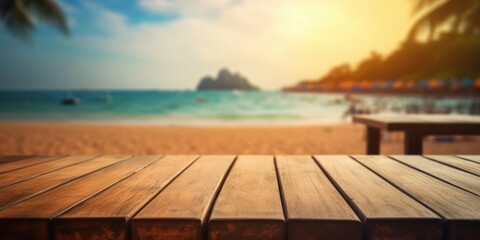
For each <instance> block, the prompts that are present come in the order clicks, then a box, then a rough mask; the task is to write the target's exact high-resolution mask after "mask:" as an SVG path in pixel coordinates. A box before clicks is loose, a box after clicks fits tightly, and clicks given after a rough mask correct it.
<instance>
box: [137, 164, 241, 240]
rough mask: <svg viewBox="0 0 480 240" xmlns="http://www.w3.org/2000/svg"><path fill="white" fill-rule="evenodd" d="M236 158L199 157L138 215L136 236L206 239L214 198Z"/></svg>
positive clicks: (180, 239)
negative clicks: (207, 224) (208, 217)
mask: <svg viewBox="0 0 480 240" xmlns="http://www.w3.org/2000/svg"><path fill="white" fill-rule="evenodd" d="M233 159H234V156H205V157H202V158H200V159H199V160H197V161H196V162H195V163H194V164H193V165H192V166H191V167H189V168H188V169H187V170H186V171H185V172H184V173H182V175H180V176H179V177H178V178H177V179H175V181H173V182H172V183H171V184H170V185H169V186H168V187H167V188H166V189H165V190H163V191H162V192H161V193H160V195H158V196H157V197H156V198H155V199H154V200H153V201H152V202H150V203H149V204H148V205H147V206H146V207H145V208H144V209H142V211H141V212H139V213H138V214H137V215H136V216H135V218H134V219H133V220H132V229H131V232H132V239H158V240H165V239H176V240H182V239H192V240H193V239H198V240H200V239H202V238H203V236H204V234H205V231H204V228H205V222H206V220H207V216H208V213H209V210H210V208H211V205H212V203H213V201H214V197H215V195H216V194H217V192H218V191H219V188H220V185H221V183H222V182H223V179H224V178H225V177H226V174H227V171H228V169H229V167H230V166H231V164H232V162H233ZM205 173H208V174H205Z"/></svg>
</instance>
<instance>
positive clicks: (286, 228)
mask: <svg viewBox="0 0 480 240" xmlns="http://www.w3.org/2000/svg"><path fill="white" fill-rule="evenodd" d="M2 159H3V160H4V161H3V162H0V166H3V170H4V172H2V173H0V183H3V184H4V185H3V187H2V186H0V239H213V240H216V239H233V240H235V239H247V240H248V239H282V240H283V239H285V240H286V239H307V240H309V239H312V240H313V239H320V240H321V239H480V233H479V232H480V228H479V227H478V226H480V197H479V196H480V194H479V193H480V189H479V186H480V180H479V179H480V177H479V176H477V175H476V174H475V173H476V172H475V171H476V166H480V164H479V163H478V162H477V161H475V160H478V156H458V157H454V156H428V158H427V157H421V156H398V155H395V156H390V157H386V156H353V157H349V156H276V157H275V156H201V157H198V156H181V155H172V156H164V157H162V156H138V157H137V156H136V157H131V156H114V155H111V156H110V155H106V156H100V157H88V156H70V157H61V156H58V157H45V156H42V157H35V156H32V157H26V158H24V159H23V158H22V157H19V156H15V157H14V158H11V157H0V160H2ZM29 159H30V160H32V162H28V161H25V160H29ZM434 159H435V160H434ZM10 165H11V166H10Z"/></svg>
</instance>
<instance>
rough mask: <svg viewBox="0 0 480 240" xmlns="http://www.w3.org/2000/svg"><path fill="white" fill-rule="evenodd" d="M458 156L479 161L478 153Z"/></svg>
mask: <svg viewBox="0 0 480 240" xmlns="http://www.w3.org/2000/svg"><path fill="white" fill-rule="evenodd" d="M458 157H460V158H463V159H467V160H470V161H474V162H476V163H480V155H459V156H458Z"/></svg>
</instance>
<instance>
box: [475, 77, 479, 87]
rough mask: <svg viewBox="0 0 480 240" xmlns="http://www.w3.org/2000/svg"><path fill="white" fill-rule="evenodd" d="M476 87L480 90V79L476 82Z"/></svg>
mask: <svg viewBox="0 0 480 240" xmlns="http://www.w3.org/2000/svg"><path fill="white" fill-rule="evenodd" d="M475 87H476V88H480V77H479V78H477V80H475Z"/></svg>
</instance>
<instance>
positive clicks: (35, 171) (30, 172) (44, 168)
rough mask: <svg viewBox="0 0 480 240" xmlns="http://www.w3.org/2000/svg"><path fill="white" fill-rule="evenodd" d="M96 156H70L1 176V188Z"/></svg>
mask: <svg viewBox="0 0 480 240" xmlns="http://www.w3.org/2000/svg"><path fill="white" fill-rule="evenodd" d="M93 157H94V156H70V157H63V158H59V159H56V160H53V161H48V162H44V163H40V164H37V165H34V166H29V167H25V168H22V169H18V170H16V171H11V172H7V173H4V174H0V187H5V186H7V185H11V184H14V183H16V182H20V181H23V180H26V179H29V178H33V177H36V176H39V175H41V174H45V173H48V172H52V171H55V170H57V169H61V168H64V167H67V166H70V165H74V164H77V163H81V162H83V161H86V160H89V159H92V158H93Z"/></svg>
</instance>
